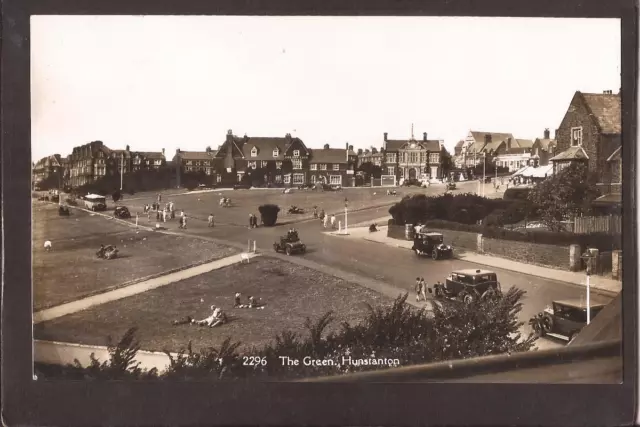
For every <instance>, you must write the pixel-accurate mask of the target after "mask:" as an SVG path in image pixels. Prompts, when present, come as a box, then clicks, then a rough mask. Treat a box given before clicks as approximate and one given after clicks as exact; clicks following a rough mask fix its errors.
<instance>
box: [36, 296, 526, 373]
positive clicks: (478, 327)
mask: <svg viewBox="0 0 640 427" xmlns="http://www.w3.org/2000/svg"><path fill="white" fill-rule="evenodd" d="M523 296H524V292H523V291H520V290H517V289H515V288H511V289H509V290H508V291H507V292H506V293H505V294H504V297H503V298H500V299H496V300H486V301H480V302H478V303H476V304H473V305H466V304H456V303H452V304H443V305H442V306H439V305H435V307H434V309H433V313H432V314H428V313H426V312H425V310H421V309H416V308H414V307H412V306H410V305H408V304H406V300H407V297H408V294H404V295H401V296H399V297H398V298H397V299H396V300H395V301H394V302H393V303H392V304H390V305H384V306H378V307H371V306H368V309H369V310H368V311H369V312H368V314H367V315H366V316H365V317H364V318H363V319H361V320H360V321H359V322H358V323H356V324H351V323H347V322H345V323H343V324H342V325H341V326H340V328H338V329H335V330H334V332H327V331H328V327H329V325H331V323H332V322H333V321H334V317H333V314H332V313H331V312H328V313H326V314H324V315H323V316H321V317H320V318H319V319H317V320H316V321H315V322H314V321H312V320H311V319H309V318H307V319H306V321H305V324H304V326H305V329H306V333H305V334H303V335H298V334H296V333H294V332H291V331H287V330H285V331H282V332H280V333H279V334H277V335H276V337H275V339H274V341H273V342H271V343H270V344H268V345H266V346H264V347H262V348H252V349H250V350H249V351H248V352H247V353H246V354H248V355H251V356H256V357H257V358H259V360H262V359H264V360H265V361H266V363H265V364H264V365H262V364H260V365H259V366H246V365H245V364H244V363H243V357H242V355H241V354H239V353H238V348H239V343H234V342H232V339H231V338H227V339H226V340H225V341H224V342H223V344H222V345H221V346H220V348H207V349H202V350H200V351H198V352H195V351H193V348H192V346H191V344H189V345H188V346H187V348H186V349H185V350H182V351H180V352H179V353H178V355H177V356H173V355H171V354H170V353H169V352H168V351H166V353H167V354H168V356H169V358H170V365H169V368H168V370H167V371H166V372H164V373H162V374H161V375H158V373H157V372H156V371H155V370H152V371H143V370H141V369H140V368H139V364H138V363H137V362H136V361H135V355H136V354H137V352H138V350H139V348H140V347H139V345H138V343H137V342H136V341H135V339H134V333H135V329H130V330H129V331H127V333H126V334H125V337H124V338H123V339H122V340H121V341H120V342H119V343H118V344H117V345H116V346H111V345H110V347H109V355H110V357H109V360H108V361H106V362H103V363H100V362H99V361H97V360H96V359H94V358H93V357H92V362H91V364H90V366H88V367H86V368H83V367H82V366H81V365H80V364H79V363H78V362H77V361H76V364H75V365H71V366H67V367H66V368H65V369H64V370H62V371H63V374H64V375H65V376H66V377H67V378H73V379H81V378H91V379H143V380H144V379H155V378H162V379H172V380H203V379H205V380H213V381H216V380H227V379H241V378H260V377H263V378H266V377H268V378H269V379H271V380H278V379H281V380H285V379H295V378H299V377H313V376H318V375H336V374H342V373H348V372H355V371H367V370H374V369H385V368H387V367H388V365H381V366H376V365H360V366H356V365H353V364H348V363H343V361H342V358H343V357H344V358H347V357H351V358H352V359H371V358H387V359H397V361H398V364H399V365H400V366H406V365H411V364H418V363H432V362H439V361H445V360H455V359H462V358H468V357H477V356H487V355H495V354H505V353H512V352H522V351H528V350H530V349H531V348H532V347H533V345H534V342H535V338H534V337H533V336H532V335H529V336H528V337H526V338H524V339H523V338H522V337H521V336H520V334H519V328H520V327H521V326H522V323H521V322H519V321H518V315H519V313H520V311H521V309H522V303H521V300H522V298H523ZM281 356H288V357H291V358H293V359H298V360H300V359H303V358H304V357H311V358H314V359H323V360H334V361H335V362H337V364H336V365H334V366H304V365H303V366H297V367H295V368H294V369H291V368H290V367H288V366H286V365H283V364H282V363H281V360H280V357H281ZM60 371H61V370H60V369H58V370H56V369H52V368H51V367H46V366H44V367H43V366H42V365H38V366H37V372H38V373H39V374H40V373H42V374H43V375H47V374H49V375H56V374H60Z"/></svg>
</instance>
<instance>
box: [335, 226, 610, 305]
mask: <svg viewBox="0 0 640 427" xmlns="http://www.w3.org/2000/svg"><path fill="white" fill-rule="evenodd" d="M379 223H384V218H382V221H379ZM378 229H379V231H378V232H376V233H370V232H369V229H368V228H367V227H354V228H350V229H349V231H348V232H349V236H347V237H349V238H353V239H364V240H367V241H371V242H376V243H383V244H385V245H388V246H392V247H398V248H403V249H408V250H411V247H412V246H413V242H412V241H409V240H399V239H393V238H391V237H387V227H386V226H379V227H378ZM328 234H330V235H333V236H338V237H342V236H339V235H338V232H329V233H328ZM454 257H455V258H457V259H460V260H463V261H469V262H473V263H476V264H482V265H485V266H489V267H494V268H500V269H503V270H509V271H516V272H520V273H522V274H528V275H531V276H536V277H541V278H545V279H550V280H557V281H559V282H566V283H571V284H574V285H579V286H584V287H585V288H586V286H587V284H586V276H585V274H584V273H580V272H573V271H565V270H560V269H555V268H548V267H541V266H537V265H532V264H526V263H522V262H517V261H512V260H510V259H506V258H500V257H495V256H490V255H481V254H477V253H474V252H470V251H456V250H455V248H454ZM590 286H591V288H593V290H594V291H602V292H605V293H607V294H610V295H611V296H615V295H617V294H618V293H619V292H620V291H622V282H621V281H619V280H614V279H609V278H607V277H603V276H595V275H593V276H591V278H590Z"/></svg>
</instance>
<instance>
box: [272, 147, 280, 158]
mask: <svg viewBox="0 0 640 427" xmlns="http://www.w3.org/2000/svg"><path fill="white" fill-rule="evenodd" d="M279 155H280V150H279V149H277V148H276V149H274V150H273V157H278V156H279Z"/></svg>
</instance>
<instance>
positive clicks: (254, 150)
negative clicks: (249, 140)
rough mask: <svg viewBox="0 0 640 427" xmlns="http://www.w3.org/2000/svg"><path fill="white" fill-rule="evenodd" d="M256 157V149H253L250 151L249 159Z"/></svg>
mask: <svg viewBox="0 0 640 427" xmlns="http://www.w3.org/2000/svg"><path fill="white" fill-rule="evenodd" d="M257 155H258V149H257V148H256V147H253V148H252V149H251V157H256V156H257Z"/></svg>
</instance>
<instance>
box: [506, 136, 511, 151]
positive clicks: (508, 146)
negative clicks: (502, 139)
mask: <svg viewBox="0 0 640 427" xmlns="http://www.w3.org/2000/svg"><path fill="white" fill-rule="evenodd" d="M507 150H511V138H507Z"/></svg>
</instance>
